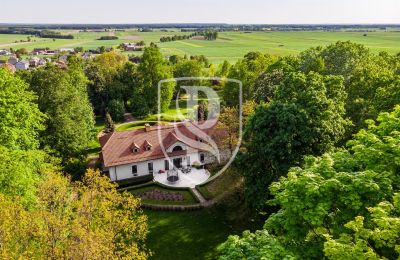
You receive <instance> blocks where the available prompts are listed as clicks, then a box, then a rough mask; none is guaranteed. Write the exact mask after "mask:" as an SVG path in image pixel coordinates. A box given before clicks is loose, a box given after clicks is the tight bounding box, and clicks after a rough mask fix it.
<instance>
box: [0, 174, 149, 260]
mask: <svg viewBox="0 0 400 260" xmlns="http://www.w3.org/2000/svg"><path fill="white" fill-rule="evenodd" d="M37 191H38V192H37V196H38V198H37V201H36V203H33V207H32V208H31V209H29V210H27V209H25V208H24V207H23V206H21V204H20V202H19V199H18V198H16V199H14V200H11V199H10V198H8V197H7V196H4V195H3V194H1V193H0V206H1V207H0V231H1V234H2V237H1V242H2V243H1V244H2V248H1V249H2V250H1V252H0V255H1V257H2V258H4V259H11V258H18V257H21V256H24V257H26V258H29V259H64V258H67V259H89V258H90V259H146V258H147V257H148V255H149V253H148V251H147V250H146V249H145V247H144V240H145V237H146V234H147V224H146V216H144V215H143V214H142V212H141V210H140V209H139V206H140V201H139V200H138V199H135V198H134V197H133V196H132V195H131V194H129V193H127V192H124V193H120V192H118V191H117V190H116V185H115V184H112V183H110V181H109V179H108V178H107V177H104V176H101V175H100V173H99V172H96V171H93V170H88V171H87V173H86V175H85V177H84V179H83V181H82V182H78V183H71V181H70V180H69V179H68V178H66V177H64V176H62V174H59V173H54V172H51V171H50V172H47V173H46V174H45V176H44V178H43V180H42V181H41V182H40V183H38V185H37Z"/></svg>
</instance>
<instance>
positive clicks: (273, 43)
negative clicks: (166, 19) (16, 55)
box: [0, 29, 400, 63]
mask: <svg viewBox="0 0 400 260" xmlns="http://www.w3.org/2000/svg"><path fill="white" fill-rule="evenodd" d="M64 33H67V32H64ZM68 33H73V34H74V35H75V39H56V40H55V41H53V40H52V39H44V38H38V37H33V38H32V39H33V40H35V42H17V43H15V41H19V40H26V38H27V36H28V35H6V34H0V48H10V47H12V48H22V47H24V48H27V49H28V50H32V49H33V48H39V47H49V48H66V47H71V48H72V47H78V46H81V47H84V48H85V49H95V48H98V47H100V46H106V47H116V46H118V45H119V44H120V43H122V42H135V41H140V40H144V41H145V42H146V44H147V45H148V44H149V43H150V42H155V43H157V45H158V46H159V47H160V48H161V51H162V52H163V54H164V55H173V54H181V55H184V54H187V55H201V54H203V55H206V56H207V57H208V58H209V60H210V61H211V62H212V63H221V62H222V61H223V60H228V61H230V62H235V61H236V60H237V59H239V58H242V57H243V55H244V54H246V53H247V52H249V51H262V52H266V53H270V54H274V55H289V54H297V53H299V52H301V51H303V50H306V49H308V48H310V47H315V46H318V45H323V46H324V45H328V44H330V43H334V42H336V41H339V40H340V41H348V40H350V41H353V42H356V43H361V44H364V45H365V46H366V47H368V48H370V49H371V50H372V51H373V52H375V53H377V52H380V51H387V52H389V53H392V54H393V53H398V52H400V45H399V44H398V43H399V42H400V32H395V31H388V32H385V31H376V32H368V33H367V36H363V35H364V33H363V32H345V31H341V32H321V31H310V32H308V31H302V32H251V33H244V32H221V33H219V38H218V39H217V40H216V41H206V40H184V41H175V42H165V43H160V42H159V38H160V37H161V36H166V35H174V34H185V33H182V32H177V31H174V32H172V31H169V32H162V31H159V30H156V31H154V32H138V31H136V30H133V29H132V30H127V31H125V32H116V33H115V35H116V36H118V37H119V39H118V40H107V41H101V40H98V38H100V37H101V36H106V35H108V32H78V31H68ZM131 53H133V54H135V55H140V54H141V52H131Z"/></svg>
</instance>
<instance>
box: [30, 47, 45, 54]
mask: <svg viewBox="0 0 400 260" xmlns="http://www.w3.org/2000/svg"><path fill="white" fill-rule="evenodd" d="M46 52H47V50H46V48H34V49H33V51H32V54H34V55H39V54H46Z"/></svg>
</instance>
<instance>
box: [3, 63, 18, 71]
mask: <svg viewBox="0 0 400 260" xmlns="http://www.w3.org/2000/svg"><path fill="white" fill-rule="evenodd" d="M0 68H4V69H6V70H9V71H11V72H15V66H14V65H12V64H10V63H4V64H1V65H0Z"/></svg>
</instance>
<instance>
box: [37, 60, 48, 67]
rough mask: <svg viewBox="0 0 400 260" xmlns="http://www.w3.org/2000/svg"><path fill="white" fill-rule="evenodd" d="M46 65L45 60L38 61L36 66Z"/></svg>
mask: <svg viewBox="0 0 400 260" xmlns="http://www.w3.org/2000/svg"><path fill="white" fill-rule="evenodd" d="M46 64H47V60H45V59H39V62H38V65H40V66H44V65H46Z"/></svg>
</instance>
